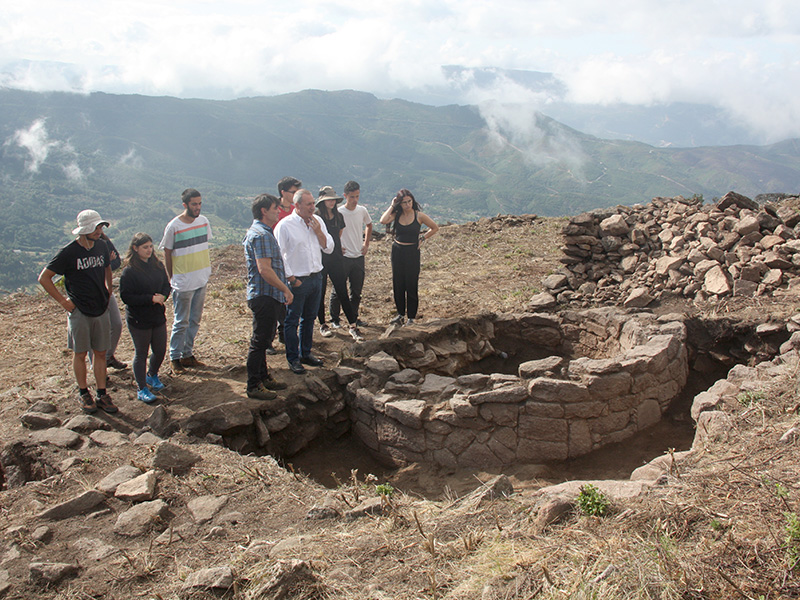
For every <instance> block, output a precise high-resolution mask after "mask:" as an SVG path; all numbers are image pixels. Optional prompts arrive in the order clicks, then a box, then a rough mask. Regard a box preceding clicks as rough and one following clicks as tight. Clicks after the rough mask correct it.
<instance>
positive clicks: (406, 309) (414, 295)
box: [392, 243, 420, 319]
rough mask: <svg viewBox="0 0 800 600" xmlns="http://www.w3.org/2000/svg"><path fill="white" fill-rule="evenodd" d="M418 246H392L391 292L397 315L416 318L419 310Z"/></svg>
mask: <svg viewBox="0 0 800 600" xmlns="http://www.w3.org/2000/svg"><path fill="white" fill-rule="evenodd" d="M419 266H420V255H419V246H414V245H410V246H403V245H401V244H397V243H395V244H392V291H393V292H394V305H395V307H396V308H397V314H398V315H403V316H405V315H406V314H407V315H408V318H409V319H416V318H417V309H418V308H419Z"/></svg>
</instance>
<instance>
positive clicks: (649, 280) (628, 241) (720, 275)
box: [532, 192, 800, 310]
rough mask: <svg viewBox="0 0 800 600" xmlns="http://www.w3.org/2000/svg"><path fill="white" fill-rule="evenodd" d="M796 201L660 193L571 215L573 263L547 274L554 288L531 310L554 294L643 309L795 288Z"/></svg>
mask: <svg viewBox="0 0 800 600" xmlns="http://www.w3.org/2000/svg"><path fill="white" fill-rule="evenodd" d="M796 204H797V198H788V199H783V200H782V201H781V203H780V204H769V203H768V204H764V205H759V204H757V203H756V202H754V201H753V200H751V199H749V198H747V197H745V196H742V195H740V194H736V193H734V192H729V193H728V194H726V195H725V196H724V197H723V198H722V199H721V200H720V201H719V202H717V203H716V204H703V201H702V199H698V198H691V199H686V198H683V197H681V196H678V197H675V198H654V199H653V200H652V202H650V203H649V204H647V205H644V206H643V205H635V206H631V207H628V206H618V207H615V208H610V209H601V210H596V211H592V212H589V213H584V214H581V215H578V216H576V217H573V218H572V219H570V221H569V223H568V224H567V225H566V226H565V227H564V230H563V235H564V245H563V247H562V252H563V253H564V257H563V258H562V260H561V262H562V263H563V264H564V265H565V271H564V273H561V274H555V275H551V276H549V277H547V278H545V280H544V281H543V283H544V286H545V288H546V289H547V291H546V292H543V293H542V294H541V295H540V296H538V297H535V298H534V299H533V302H532V306H533V310H537V309H541V308H544V307H549V306H552V305H554V304H555V302H556V300H558V301H562V302H566V301H572V302H583V303H585V304H586V305H589V304H595V303H597V302H603V303H605V302H611V303H617V304H619V303H623V304H624V305H625V306H627V307H643V306H647V305H648V304H649V303H650V302H652V301H653V300H654V299H658V298H661V297H662V296H663V295H664V294H673V295H680V296H683V297H687V298H692V299H701V300H705V299H714V298H720V297H725V296H730V295H735V296H757V295H769V294H772V293H774V292H775V291H776V290H779V289H782V288H786V287H791V286H794V285H796V284H798V283H800V278H798V273H797V271H798V266H800V239H798V237H799V236H798V233H800V232H798V231H796V229H795V228H796V227H797V225H798V223H800V212H798V211H797V209H796V208H795V206H796ZM537 307H538V308H537Z"/></svg>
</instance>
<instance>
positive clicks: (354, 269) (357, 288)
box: [331, 256, 366, 324]
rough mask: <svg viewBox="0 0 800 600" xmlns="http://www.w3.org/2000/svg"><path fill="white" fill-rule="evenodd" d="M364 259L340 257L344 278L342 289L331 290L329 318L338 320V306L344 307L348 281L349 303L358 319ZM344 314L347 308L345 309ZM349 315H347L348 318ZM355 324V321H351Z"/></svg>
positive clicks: (361, 257)
mask: <svg viewBox="0 0 800 600" xmlns="http://www.w3.org/2000/svg"><path fill="white" fill-rule="evenodd" d="M364 264H365V260H364V257H363V256H359V257H358V258H348V257H346V256H343V257H342V278H343V279H344V282H343V283H344V286H343V291H342V293H341V294H340V293H339V290H337V289H336V288H335V287H334V290H333V291H332V292H331V320H332V321H338V320H339V306H340V305H341V307H342V308H344V300H347V282H348V281H349V282H350V298H349V299H350V304H351V305H352V307H353V313H355V316H356V319H358V309H359V307H360V306H361V290H363V289H364V276H365V273H366V270H365V267H364ZM345 315H347V310H346V309H345ZM349 318H350V317H348V319H349ZM352 323H354V324H355V321H352Z"/></svg>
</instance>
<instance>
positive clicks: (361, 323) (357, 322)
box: [356, 319, 367, 327]
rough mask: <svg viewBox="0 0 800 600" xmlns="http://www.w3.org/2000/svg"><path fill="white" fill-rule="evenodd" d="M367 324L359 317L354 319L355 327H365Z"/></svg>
mask: <svg viewBox="0 0 800 600" xmlns="http://www.w3.org/2000/svg"><path fill="white" fill-rule="evenodd" d="M366 326H367V324H366V323H364V321H362V320H361V319H356V327H366Z"/></svg>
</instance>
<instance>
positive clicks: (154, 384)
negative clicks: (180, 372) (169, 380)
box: [145, 375, 166, 392]
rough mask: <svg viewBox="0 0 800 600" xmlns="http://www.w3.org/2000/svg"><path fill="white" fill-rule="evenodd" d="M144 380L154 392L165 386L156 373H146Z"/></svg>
mask: <svg viewBox="0 0 800 600" xmlns="http://www.w3.org/2000/svg"><path fill="white" fill-rule="evenodd" d="M145 381H146V382H147V385H149V386H150V389H151V390H153V391H154V392H158V391H160V390H163V389H164V388H165V387H166V386H165V385H164V384H163V383H161V380H160V379H159V378H158V375H148V376H147V377H145Z"/></svg>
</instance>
